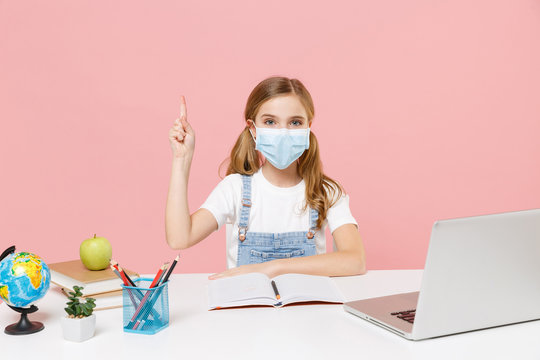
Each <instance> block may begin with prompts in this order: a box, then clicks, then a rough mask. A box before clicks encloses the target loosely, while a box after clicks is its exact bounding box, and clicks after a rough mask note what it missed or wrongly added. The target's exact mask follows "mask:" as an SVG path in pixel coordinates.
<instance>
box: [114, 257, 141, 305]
mask: <svg viewBox="0 0 540 360" xmlns="http://www.w3.org/2000/svg"><path fill="white" fill-rule="evenodd" d="M111 270H112V271H113V272H114V273H115V275H116V276H118V277H119V278H120V279H122V281H123V282H124V285H125V286H129V284H128V283H127V280H126V279H125V278H122V275H121V274H120V272H119V271H118V270H116V269H115V268H114V266H113V265H111ZM127 290H128V295H129V298H130V300H131V303H132V304H133V306H137V301H136V300H135V299H134V298H133V294H132V293H131V291H130V290H131V289H127Z"/></svg>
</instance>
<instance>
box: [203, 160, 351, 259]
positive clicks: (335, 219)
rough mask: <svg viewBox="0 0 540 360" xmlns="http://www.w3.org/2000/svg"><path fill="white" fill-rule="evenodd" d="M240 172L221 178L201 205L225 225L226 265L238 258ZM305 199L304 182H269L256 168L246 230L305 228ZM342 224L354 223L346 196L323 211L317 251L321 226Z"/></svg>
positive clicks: (321, 247)
mask: <svg viewBox="0 0 540 360" xmlns="http://www.w3.org/2000/svg"><path fill="white" fill-rule="evenodd" d="M241 199H242V175H240V174H231V175H228V176H227V177H225V178H224V179H223V180H221V182H220V183H219V184H218V185H217V186H216V187H215V189H214V190H213V191H212V193H210V195H209V196H208V198H207V199H206V201H205V202H204V203H203V204H202V205H201V208H205V209H207V210H208V211H210V212H211V213H212V214H213V215H214V217H215V218H216V221H217V223H218V229H219V228H221V226H222V225H223V224H227V229H226V230H227V231H226V232H227V235H226V237H227V266H228V268H229V269H230V268H232V267H235V266H236V263H237V258H238V222H239V220H240V212H241V207H242V201H241ZM304 202H305V183H304V180H302V181H301V182H300V183H298V184H297V185H295V186H291V187H285V188H284V187H278V186H275V185H272V184H271V183H270V182H269V181H268V180H266V178H265V177H264V176H263V174H262V168H261V169H259V171H257V172H256V173H255V174H253V177H252V179H251V203H252V205H251V211H250V214H249V223H248V229H247V231H256V232H266V233H284V232H289V231H308V230H309V228H310V221H309V210H308V209H306V211H302V207H303V204H304ZM344 224H355V225H358V224H357V222H356V220H355V219H354V217H353V216H352V214H351V211H350V209H349V196H348V195H346V194H343V196H342V197H341V198H340V199H339V200H338V201H337V202H336V203H335V204H334V206H332V207H331V208H330V209H328V211H327V217H326V220H325V221H324V222H323V225H322V229H320V230H317V232H316V233H315V238H314V239H315V245H316V249H317V254H323V253H325V252H326V238H325V229H326V226H329V228H330V232H331V233H333V232H334V230H335V229H337V228H338V227H340V226H341V225H344Z"/></svg>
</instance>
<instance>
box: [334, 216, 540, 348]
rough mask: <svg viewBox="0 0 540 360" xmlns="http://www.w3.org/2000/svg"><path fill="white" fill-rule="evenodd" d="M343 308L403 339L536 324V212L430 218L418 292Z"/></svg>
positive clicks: (539, 258)
mask: <svg viewBox="0 0 540 360" xmlns="http://www.w3.org/2000/svg"><path fill="white" fill-rule="evenodd" d="M343 306H344V309H345V310H346V311H348V312H350V313H352V314H354V315H357V316H359V317H361V318H363V319H365V320H367V321H369V322H372V323H374V324H376V325H379V326H381V327H383V328H384V329H387V330H389V331H391V332H393V333H395V334H398V335H401V336H403V337H405V338H407V339H410V340H420V339H426V338H433V337H438V336H444V335H451V334H457V333H462V332H467V331H472V330H479V329H485V328H490V327H494V326H501V325H507V324H513V323H519V322H524V321H530V320H536V319H540V209H532V210H523V211H514V212H506V213H499V214H491V215H482V216H473V217H465V218H458V219H449V220H439V221H436V222H435V223H434V225H433V228H432V230H431V238H430V242H429V248H428V253H427V258H426V263H425V267H424V272H423V275H422V284H421V286H420V291H419V292H411V293H404V294H397V295H390V296H383V297H377V298H371V299H364V300H358V301H351V302H346V303H344V305H343Z"/></svg>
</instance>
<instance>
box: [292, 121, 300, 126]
mask: <svg viewBox="0 0 540 360" xmlns="http://www.w3.org/2000/svg"><path fill="white" fill-rule="evenodd" d="M291 124H292V125H293V126H301V125H302V122H301V121H300V120H293V121H291Z"/></svg>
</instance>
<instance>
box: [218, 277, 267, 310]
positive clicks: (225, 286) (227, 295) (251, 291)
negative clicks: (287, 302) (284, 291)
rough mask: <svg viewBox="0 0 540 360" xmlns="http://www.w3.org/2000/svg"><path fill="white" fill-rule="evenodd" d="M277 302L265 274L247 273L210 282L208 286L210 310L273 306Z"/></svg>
mask: <svg viewBox="0 0 540 360" xmlns="http://www.w3.org/2000/svg"><path fill="white" fill-rule="evenodd" d="M276 302H277V300H276V297H275V295H274V291H273V289H272V285H271V284H270V279H269V278H268V276H266V275H265V274H261V273H249V274H243V275H237V276H232V277H227V278H223V279H217V280H210V282H209V284H208V305H209V307H210V308H215V307H226V306H240V305H250V304H253V305H257V304H268V305H273V304H275V303H276Z"/></svg>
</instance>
